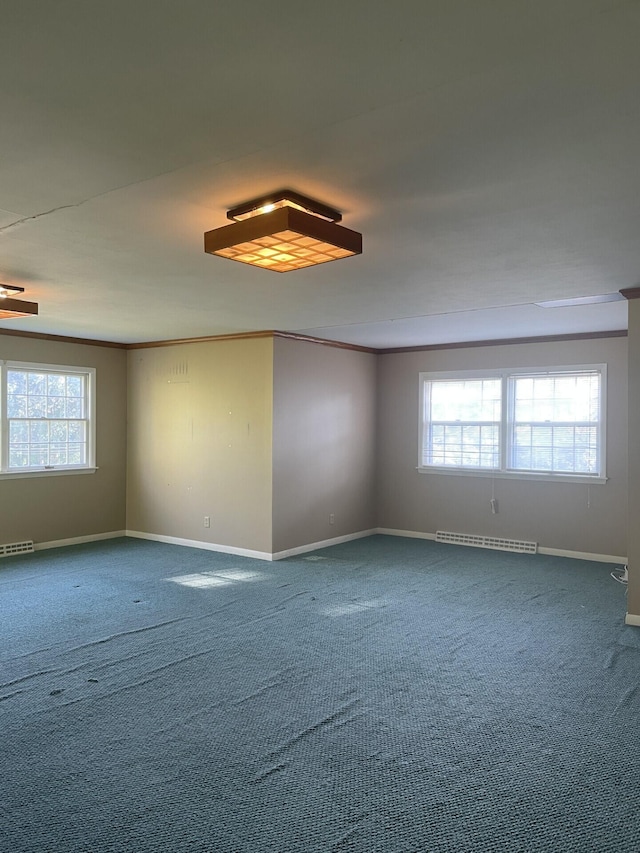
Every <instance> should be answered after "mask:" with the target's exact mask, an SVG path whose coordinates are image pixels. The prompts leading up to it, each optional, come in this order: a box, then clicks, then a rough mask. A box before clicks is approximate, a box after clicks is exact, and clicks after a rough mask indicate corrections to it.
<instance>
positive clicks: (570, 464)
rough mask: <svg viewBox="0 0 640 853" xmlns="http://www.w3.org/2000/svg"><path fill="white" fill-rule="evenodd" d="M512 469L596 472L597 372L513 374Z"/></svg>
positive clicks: (551, 471)
mask: <svg viewBox="0 0 640 853" xmlns="http://www.w3.org/2000/svg"><path fill="white" fill-rule="evenodd" d="M510 381H511V390H512V396H513V411H514V418H513V423H512V424H511V425H510V439H511V441H510V454H509V455H510V468H511V469H512V470H516V471H531V472H536V471H539V472H544V473H559V474H591V475H597V474H598V473H599V468H600V453H599V442H600V429H599V418H600V394H601V391H600V374H599V373H595V372H592V371H589V372H587V371H585V372H582V373H576V374H574V375H570V374H558V375H556V376H553V375H550V376H524V377H512V378H511V380H510Z"/></svg>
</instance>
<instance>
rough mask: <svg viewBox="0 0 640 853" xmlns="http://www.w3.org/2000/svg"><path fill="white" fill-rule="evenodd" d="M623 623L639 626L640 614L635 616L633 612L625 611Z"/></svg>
mask: <svg viewBox="0 0 640 853" xmlns="http://www.w3.org/2000/svg"><path fill="white" fill-rule="evenodd" d="M624 624H625V625H637V626H638V627H640V616H636V615H635V614H633V613H627V615H626V616H625V617H624Z"/></svg>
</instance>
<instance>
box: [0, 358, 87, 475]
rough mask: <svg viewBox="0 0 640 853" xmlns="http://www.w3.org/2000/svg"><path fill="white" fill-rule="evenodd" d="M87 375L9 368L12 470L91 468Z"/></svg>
mask: <svg viewBox="0 0 640 853" xmlns="http://www.w3.org/2000/svg"><path fill="white" fill-rule="evenodd" d="M86 387H87V386H86V377H85V375H84V374H73V373H70V374H67V373H53V372H46V371H38V370H34V371H28V370H18V369H9V370H7V421H8V428H9V430H8V431H9V459H8V464H9V470H21V469H22V470H24V469H28V468H44V467H55V468H64V467H70V466H76V465H87V464H88V421H87V394H86Z"/></svg>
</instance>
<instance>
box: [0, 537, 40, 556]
mask: <svg viewBox="0 0 640 853" xmlns="http://www.w3.org/2000/svg"><path fill="white" fill-rule="evenodd" d="M32 553H33V542H32V540H31V539H28V540H27V541H26V542H11V543H10V544H8V545H0V557H11V556H12V555H13V554H32Z"/></svg>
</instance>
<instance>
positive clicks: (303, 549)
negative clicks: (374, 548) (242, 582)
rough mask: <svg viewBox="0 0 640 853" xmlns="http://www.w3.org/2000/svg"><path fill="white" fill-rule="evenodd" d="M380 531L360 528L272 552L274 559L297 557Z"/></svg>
mask: <svg viewBox="0 0 640 853" xmlns="http://www.w3.org/2000/svg"><path fill="white" fill-rule="evenodd" d="M378 532H379V531H378V530H377V528H373V529H371V530H359V531H358V532H357V533H347V534H346V535H345V536H335V537H334V538H333V539H323V540H322V541H321V542H310V543H309V544H308V545H300V546H299V547H297V548H287V550H286V551H275V552H274V553H273V554H272V559H273V560H284V559H285V557H297V556H298V554H308V553H309V551H318V550H319V549H320V548H328V547H329V546H330V545H341V544H342V543H343V542H352V541H353V540H354V539H365V538H366V537H367V536H375V534H376V533H378Z"/></svg>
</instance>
